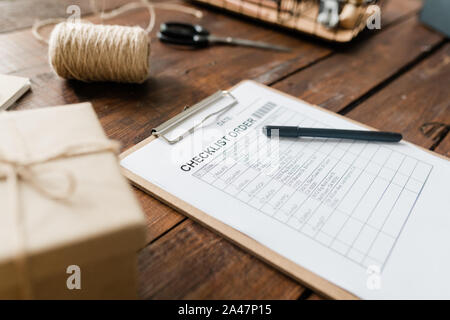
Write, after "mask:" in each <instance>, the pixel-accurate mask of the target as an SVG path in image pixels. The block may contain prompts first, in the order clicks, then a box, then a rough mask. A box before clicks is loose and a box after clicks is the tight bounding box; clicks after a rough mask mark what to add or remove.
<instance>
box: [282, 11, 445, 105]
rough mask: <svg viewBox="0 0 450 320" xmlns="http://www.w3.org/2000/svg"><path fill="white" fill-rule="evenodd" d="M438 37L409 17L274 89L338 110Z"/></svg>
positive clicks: (395, 71)
mask: <svg viewBox="0 0 450 320" xmlns="http://www.w3.org/2000/svg"><path fill="white" fill-rule="evenodd" d="M442 40H443V38H442V36H440V35H439V34H437V33H434V32H433V31H431V30H429V29H427V28H425V27H423V26H422V25H421V23H420V22H419V21H418V19H417V18H416V17H411V18H410V19H407V20H406V21H403V22H401V23H399V24H397V25H395V26H393V27H392V28H390V30H388V31H387V32H380V33H378V34H376V35H375V36H373V37H371V38H370V39H367V41H365V42H359V43H357V44H355V46H353V47H348V49H346V50H342V51H339V52H337V53H335V54H334V55H333V56H332V57H330V58H329V59H325V60H324V61H321V62H319V63H317V64H315V65H314V66H312V67H310V68H308V69H306V70H304V71H302V72H299V73H297V74H295V75H293V76H291V77H289V78H287V79H285V80H283V81H281V82H279V83H277V84H276V85H275V88H278V89H281V90H282V91H285V92H287V93H289V94H292V95H295V96H297V97H300V98H302V99H304V100H306V101H308V102H310V103H312V104H316V105H320V106H322V107H324V108H327V109H329V110H332V111H340V110H342V109H343V108H344V107H346V106H347V105H349V104H350V103H352V102H353V101H355V100H357V99H359V98H361V97H362V96H364V95H365V94H367V93H368V92H369V91H370V90H372V89H373V88H375V87H376V86H378V85H379V84H382V83H383V81H385V80H387V79H388V78H389V77H391V76H393V75H395V74H396V73H397V72H399V71H400V70H401V69H402V68H403V67H404V66H405V65H407V64H409V63H412V62H414V61H415V60H416V59H418V58H419V57H420V56H421V55H423V54H424V53H426V52H427V51H430V50H431V49H432V48H433V47H434V46H436V45H438V44H439V43H440V42H441V41H442Z"/></svg>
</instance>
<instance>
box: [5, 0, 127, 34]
mask: <svg viewBox="0 0 450 320" xmlns="http://www.w3.org/2000/svg"><path fill="white" fill-rule="evenodd" d="M130 1H132V0H108V1H103V0H97V1H95V2H96V3H97V10H99V11H101V9H102V8H104V10H110V9H113V8H116V7H118V6H121V5H123V4H125V3H127V2H130ZM90 2H91V1H90V0H40V1H35V0H14V1H11V0H0V33H6V32H11V31H14V30H19V29H24V28H28V27H31V26H32V25H33V23H34V22H35V21H36V20H41V19H49V18H59V17H67V16H69V15H68V14H67V13H66V9H67V7H68V6H70V5H77V6H79V7H80V12H81V15H82V17H83V16H85V15H88V14H91V13H92V12H93V9H94V10H95V8H92V6H91V5H90Z"/></svg>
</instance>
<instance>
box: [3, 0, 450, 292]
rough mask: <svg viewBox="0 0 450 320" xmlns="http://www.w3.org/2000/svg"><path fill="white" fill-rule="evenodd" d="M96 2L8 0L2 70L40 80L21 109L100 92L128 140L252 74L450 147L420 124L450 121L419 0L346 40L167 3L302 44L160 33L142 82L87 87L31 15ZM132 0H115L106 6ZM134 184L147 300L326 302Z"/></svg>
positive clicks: (448, 78)
mask: <svg viewBox="0 0 450 320" xmlns="http://www.w3.org/2000/svg"><path fill="white" fill-rule="evenodd" d="M88 2H89V1H88V0H84V1H74V0H70V1H67V0H64V1H61V0H45V1H40V2H37V1H33V0H16V1H4V0H0V73H5V74H12V75H20V76H27V77H30V78H31V81H32V88H33V90H32V92H31V93H28V94H27V95H25V96H24V97H23V98H22V99H21V100H20V101H19V102H18V104H17V105H16V106H15V107H14V108H13V109H15V110H24V109H33V108H40V107H44V106H53V105H60V104H67V103H76V102H82V101H91V102H92V103H93V105H94V107H95V111H96V112H97V114H98V116H99V118H100V120H101V123H102V125H103V128H104V129H105V131H106V133H107V135H108V136H109V137H110V138H113V139H117V140H120V141H121V142H122V144H123V149H127V148H129V147H131V146H132V145H134V144H136V143H138V142H139V141H141V140H143V139H144V138H146V137H148V136H149V135H150V132H151V129H152V128H153V127H155V126H156V125H158V124H160V123H162V122H163V121H164V120H167V119H168V118H170V117H172V116H174V115H175V114H177V113H178V112H179V111H180V110H181V109H182V108H183V106H184V105H186V104H192V103H194V102H196V101H199V100H201V99H202V98H204V97H206V96H208V95H210V94H212V93H214V92H215V91H216V90H218V89H221V88H227V87H230V86H232V85H234V84H236V83H238V82H239V81H241V80H242V79H254V80H257V81H259V82H262V83H264V84H267V85H269V86H272V87H274V88H276V89H279V90H282V91H284V92H287V93H289V94H291V95H294V96H296V97H299V98H301V99H304V100H306V101H308V102H310V103H313V104H317V105H320V106H322V107H323V108H327V109H329V110H332V111H334V112H337V113H339V114H342V115H346V116H347V117H350V118H351V119H354V120H357V121H360V122H363V123H365V124H367V125H369V126H372V127H375V128H378V129H381V130H389V131H400V132H402V133H403V135H404V137H405V138H406V140H409V141H411V142H413V143H416V144H418V145H420V146H422V147H424V148H427V149H430V150H434V151H436V152H438V153H441V154H444V155H450V135H449V134H448V132H445V129H442V130H440V131H438V132H436V133H435V134H434V135H432V136H430V137H426V136H425V135H423V134H422V133H421V131H420V127H421V126H422V125H423V124H424V123H426V122H440V123H443V124H450V93H449V84H450V44H449V43H448V41H447V40H445V39H444V37H443V36H441V35H439V34H438V33H436V32H434V31H432V30H429V29H427V28H425V27H424V26H422V25H421V23H420V22H419V21H418V17H417V13H418V11H419V9H420V6H421V2H420V1H419V0H390V1H388V3H387V5H386V6H385V8H384V9H383V12H382V20H383V23H382V29H381V30H380V31H376V32H372V31H368V32H366V33H365V34H363V35H362V36H361V37H359V38H358V39H357V40H356V41H354V42H353V43H351V44H347V45H340V46H337V45H333V44H329V43H323V42H321V41H318V40H315V39H312V38H309V37H305V36H302V35H299V34H295V33H290V32H283V31H282V30H279V29H276V30H274V29H273V28H270V27H268V26H265V25H258V24H256V23H255V22H252V21H249V20H245V19H241V18H238V17H236V16H231V15H227V14H224V13H223V12H221V11H218V10H211V9H207V8H204V7H201V10H202V11H203V12H204V18H203V19H201V20H198V19H196V18H194V17H192V16H189V15H186V14H182V13H174V12H168V11H162V10H158V11H157V15H158V17H157V23H158V24H159V23H160V22H162V21H166V20H169V19H170V20H183V21H188V22H197V23H201V24H203V25H205V26H207V27H208V28H209V29H210V30H211V31H212V32H214V33H217V34H227V35H232V36H239V37H243V38H251V39H256V40H264V41H269V42H277V43H279V44H281V45H286V46H289V47H292V48H294V50H293V51H292V52H291V53H274V52H270V51H262V50H257V49H251V48H242V47H234V48H230V47H225V46H223V47H221V46H216V47H212V48H208V49H203V50H196V51H191V50H177V49H175V48H173V47H169V46H165V45H163V44H161V43H159V42H158V40H157V39H156V36H155V31H153V32H152V67H151V69H152V77H151V79H150V80H148V81H147V82H146V83H144V84H143V85H123V84H112V83H91V84H86V83H81V82H77V81H65V80H63V79H60V78H58V76H56V75H55V74H54V73H52V72H51V70H50V68H49V65H48V62H47V47H46V46H45V45H43V44H41V43H39V42H37V41H36V40H35V39H34V38H33V36H32V34H31V32H30V26H31V24H32V23H33V21H34V20H35V19H36V18H48V17H60V16H64V15H65V9H66V7H67V5H69V4H73V3H78V4H80V6H81V9H82V13H83V14H84V15H86V16H87V17H89V14H90V13H91V12H92V10H91V8H90V7H89V5H88ZM123 2H125V1H124V0H122V1H120V0H114V1H108V2H107V7H108V8H112V7H117V6H118V5H119V4H121V3H123ZM93 19H94V20H95V18H93ZM97 20H98V19H97ZM147 21H148V13H147V12H145V10H141V11H134V12H132V13H130V14H127V15H123V16H121V17H119V18H117V19H115V20H113V21H112V22H115V23H120V24H130V25H134V24H138V25H141V26H145V25H146V23H147ZM447 131H448V129H447ZM135 192H136V196H137V197H138V198H139V200H140V202H141V204H142V207H143V208H144V210H145V213H146V215H147V223H148V239H147V240H148V242H147V246H146V247H145V248H144V249H142V250H141V252H140V254H139V273H140V289H139V294H140V297H142V298H145V299H216V298H219V299H231V298H233V299H321V297H320V296H319V295H318V294H316V293H314V292H312V291H310V290H309V289H307V288H306V287H304V286H303V285H301V284H299V283H298V282H296V281H294V280H292V279H290V278H289V277H287V276H285V275H283V274H282V273H280V272H278V271H277V270H275V269H273V268H272V267H270V266H268V265H267V264H265V263H263V262H261V261H260V260H258V259H256V258H254V257H253V256H251V255H250V254H247V253H246V252H244V251H243V250H241V249H239V248H238V247H236V246H234V245H233V244H231V243H229V242H228V241H226V240H224V239H223V238H221V237H219V236H217V235H215V234H214V233H213V232H211V231H209V230H207V229H205V228H203V227H202V226H200V225H199V224H197V223H195V222H193V221H191V220H190V219H187V218H186V217H184V216H183V215H181V214H179V213H177V212H175V211H174V210H172V209H170V208H169V207H167V206H165V205H163V204H162V203H160V202H159V201H158V200H156V199H154V198H152V197H150V196H148V195H146V194H144V193H142V192H140V191H139V190H135Z"/></svg>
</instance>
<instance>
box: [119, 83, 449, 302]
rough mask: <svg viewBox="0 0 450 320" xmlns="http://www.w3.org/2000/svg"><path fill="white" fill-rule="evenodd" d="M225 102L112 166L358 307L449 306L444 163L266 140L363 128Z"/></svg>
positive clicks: (278, 106)
mask: <svg viewBox="0 0 450 320" xmlns="http://www.w3.org/2000/svg"><path fill="white" fill-rule="evenodd" d="M232 93H233V94H234V95H235V96H236V97H237V99H238V100H239V104H238V105H236V106H235V107H233V108H232V109H231V110H230V111H229V112H228V113H226V114H225V115H223V117H222V118H221V119H219V120H218V119H215V120H216V121H213V122H212V123H210V124H209V125H208V126H207V127H206V128H204V129H203V130H199V131H197V132H196V133H195V134H193V135H191V136H189V137H187V138H185V140H182V141H181V142H179V143H177V144H175V145H169V144H167V143H166V142H164V141H162V139H157V140H156V141H154V142H152V143H150V144H148V145H146V146H145V147H143V148H141V149H139V150H138V151H136V152H134V153H132V154H130V155H129V156H128V157H126V158H125V159H123V160H122V162H121V165H122V166H123V167H125V168H127V169H128V170H130V171H132V172H133V173H135V174H137V175H139V176H141V177H143V178H144V179H147V180H148V181H149V182H151V183H153V184H155V185H157V186H159V187H161V188H163V189H164V190H166V191H168V192H170V193H172V194H174V195H175V196H177V197H179V198H180V199H182V200H184V201H186V202H188V203H190V204H192V205H193V206H195V207H197V208H198V209H200V210H202V211H204V212H206V213H207V214H209V215H211V216H213V217H214V218H216V219H218V220H220V221H222V222H224V223H226V224H229V225H230V226H232V227H234V228H235V229H237V230H239V231H241V232H243V233H245V234H246V235H248V236H250V237H252V238H253V239H255V240H257V241H259V242H260V243H262V244H263V245H265V246H267V247H269V248H270V249H272V250H274V251H276V252H278V253H279V254H281V255H283V256H284V257H286V258H288V259H290V260H292V261H293V262H295V263H297V264H299V265H301V266H302V267H304V268H306V269H309V270H311V271H312V272H314V273H316V274H318V275H320V276H321V277H323V278H325V279H327V280H329V281H331V282H333V283H335V284H337V285H338V286H340V287H342V288H344V289H346V290H348V291H350V292H352V293H353V294H355V295H357V296H359V297H361V298H367V299H392V298H406V299H416V298H446V299H449V298H450V273H449V272H448V270H450V191H449V190H450V188H449V186H448V183H449V181H450V165H449V162H448V161H447V160H444V159H442V158H439V157H437V156H434V155H432V154H430V153H428V152H426V151H424V150H422V149H420V148H418V147H415V146H413V145H411V144H409V143H406V142H401V143H397V144H389V143H373V142H364V141H360V142H357V141H352V140H347V141H345V140H333V139H318V138H317V139H306V138H300V139H283V138H281V139H279V140H278V139H268V138H266V137H265V136H264V135H263V133H262V130H261V127H262V126H263V125H264V124H277V125H281V124H284V125H300V126H305V127H333V128H347V129H364V128H362V127H360V126H358V125H356V124H354V123H351V122H349V121H347V120H345V119H342V118H340V117H337V116H335V115H333V114H330V113H328V112H325V111H322V110H319V109H317V108H313V107H311V106H309V105H308V104H307V103H302V102H299V101H298V100H294V99H291V98H289V97H287V96H284V95H280V94H278V93H276V92H274V91H271V90H268V89H267V88H264V87H263V86H260V85H257V84H255V83H253V82H250V81H246V82H243V83H242V84H241V85H240V86H238V87H236V88H235V89H234V90H233V91H232ZM196 120H197V121H200V120H201V119H200V118H197V119H196ZM190 125H191V124H189V125H186V128H179V129H177V130H179V132H183V131H184V130H185V129H187V128H188V127H189V126H190Z"/></svg>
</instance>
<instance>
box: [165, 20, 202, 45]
mask: <svg viewBox="0 0 450 320" xmlns="http://www.w3.org/2000/svg"><path fill="white" fill-rule="evenodd" d="M208 36H209V32H208V30H206V29H205V28H203V27H202V26H200V25H193V24H188V23H181V22H166V23H162V24H161V26H160V31H159V33H158V38H159V40H161V41H162V42H165V43H171V44H178V45H186V46H192V47H205V46H207V45H208V43H209V41H208Z"/></svg>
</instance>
